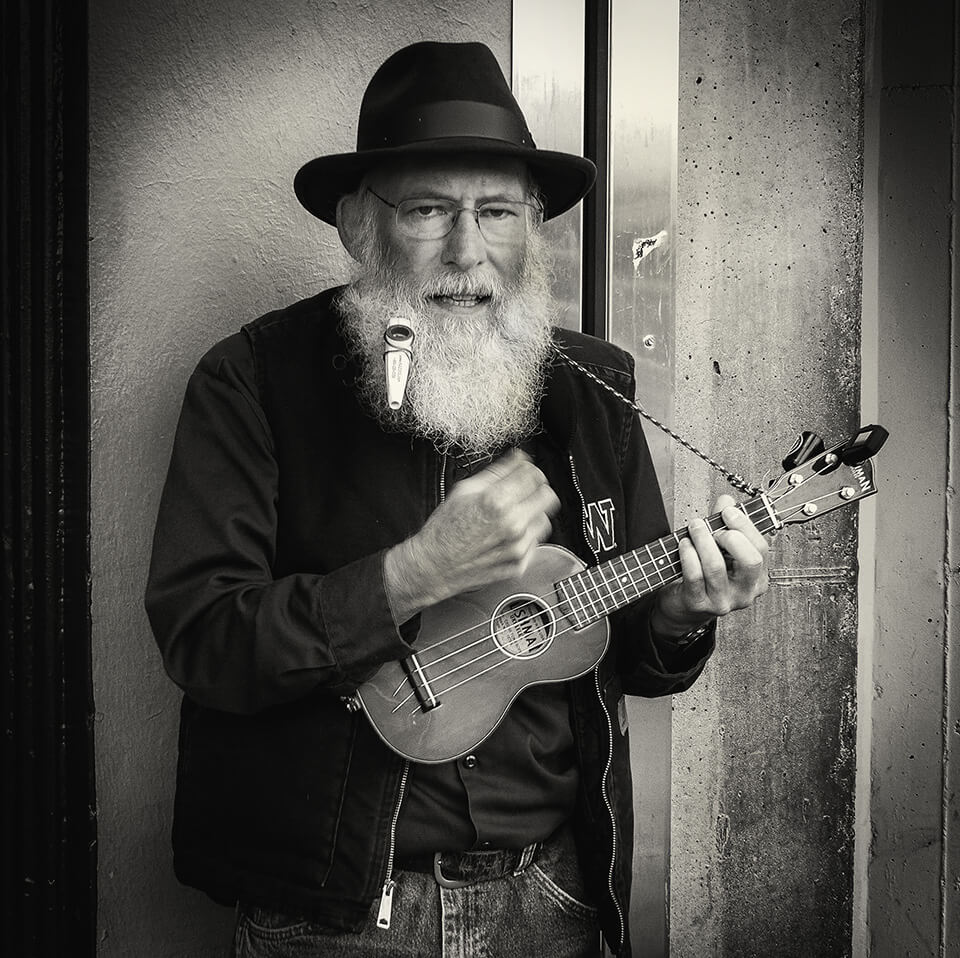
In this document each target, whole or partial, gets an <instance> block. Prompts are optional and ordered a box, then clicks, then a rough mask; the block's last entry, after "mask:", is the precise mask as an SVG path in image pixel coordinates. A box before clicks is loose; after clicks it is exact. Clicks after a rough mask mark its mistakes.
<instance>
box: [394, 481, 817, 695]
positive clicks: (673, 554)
mask: <svg viewBox="0 0 960 958" xmlns="http://www.w3.org/2000/svg"><path fill="white" fill-rule="evenodd" d="M814 475H819V473H816V472H815V473H814ZM804 481H806V480H804ZM800 485H802V483H798V484H797V485H796V486H793V487H791V488H790V489H787V490H785V491H783V492H780V493H779V494H777V495H776V496H775V497H774V498H772V499H771V502H779V501H780V500H781V499H783V498H784V497H785V496H787V495H789V494H790V493H791V492H793V491H795V490H796V489H797V488H798V487H799V486H800ZM831 495H832V493H824V494H823V495H821V496H817V497H815V498H814V499H808V500H804V503H803V504H802V505H797V506H796V507H795V508H794V509H793V510H792V511H790V512H783V513H780V515H781V516H782V518H783V519H785V520H786V519H789V518H791V517H792V516H794V515H796V514H798V513H799V512H801V511H802V510H803V507H804V506H805V505H807V504H809V503H816V502H818V501H820V500H822V499H828V498H830V496H831ZM754 504H755V503H748V504H747V506H748V507H749V506H750V505H754ZM741 508H742V510H743V511H744V513H745V514H746V515H747V516H748V517H749V518H751V519H752V518H754V517H758V516H761V515H763V514H764V513H765V512H766V509H765V507H763V506H762V504H761V507H760V508H757V509H756V510H755V511H754V513H753V515H751V514H750V512H748V511H747V507H744V506H743V505H742V504H741ZM672 537H673V538H674V539H675V541H676V542H677V547H676V548H674V549H670V550H667V549H664V558H665V559H667V560H668V561H669V563H670V564H671V565H673V564H674V561H675V559H676V558H677V557H679V543H680V540H681V538H683V537H682V536H680V535H679V534H678V533H676V532H674V533H672ZM665 538H666V537H665ZM621 558H622V557H621ZM651 560H652V554H651ZM624 568H625V569H627V573H628V576H629V577H630V581H631V584H633V585H634V586H636V583H635V582H634V581H633V579H632V573H631V572H630V570H629V569H628V568H627V567H626V564H625V563H624ZM638 569H639V570H640V572H641V574H642V575H643V577H644V579H645V580H646V583H647V585H648V586H649V585H650V584H651V583H650V580H649V577H648V576H647V574H646V572H644V571H643V563H642V562H641V563H640V565H639V566H638ZM584 571H585V572H587V573H589V571H590V570H589V568H588V569H586V570H584ZM578 574H579V575H580V576H581V577H582V576H583V572H581V573H578ZM658 575H659V576H660V578H661V581H660V582H659V583H657V586H656V587H657V588H659V587H660V586H662V585H666V584H667V583H668V582H669V581H673V580H674V579H675V578H676V577H677V573H673V574H672V575H671V577H670V578H669V579H667V578H664V577H663V575H662V573H659V572H658ZM571 578H573V577H571ZM618 582H619V583H620V589H619V591H620V592H622V593H623V597H624V598H627V590H626V587H625V585H624V584H623V579H622V577H621V578H620V579H618ZM602 584H603V585H606V588H607V596H608V598H613V597H614V595H615V591H614V590H613V589H612V588H611V587H610V583H609V582H607V581H606V580H604V581H603V583H602ZM591 588H592V589H593V590H594V591H595V592H596V601H595V600H594V598H593V597H591V596H590V591H591ZM583 595H585V596H586V597H587V599H588V601H589V604H590V605H591V606H596V605H598V604H599V607H600V608H601V609H604V605H603V596H602V594H601V591H600V586H599V585H597V584H596V583H593V581H592V577H591V586H589V587H587V588H586V589H585V590H584V592H583ZM536 598H537V599H538V600H539V601H541V602H546V600H545V599H544V597H542V596H537V597H536ZM635 598H639V596H636V597H635ZM564 604H566V605H568V606H570V603H569V602H568V601H566V600H561V601H560V602H558V603H557V604H556V605H549V604H545V605H544V606H543V611H546V612H556V611H558V610H559V609H561V608H562V607H563V606H564ZM581 606H582V607H583V608H584V610H585V611H586V603H585V602H583V601H581ZM611 611H613V610H611ZM606 614H607V612H606V611H603V612H602V615H606ZM594 621H599V619H595V620H594ZM587 624H590V623H587ZM485 626H486V623H478V624H477V625H474V626H470V627H468V628H467V629H464V630H463V631H462V632H460V633H457V634H456V635H453V636H447V637H445V638H444V639H441V640H440V641H439V642H436V643H434V644H433V645H431V646H427V647H426V648H425V649H424V650H423V651H430V650H434V649H437V648H439V647H440V646H441V645H444V644H445V643H447V642H449V641H452V640H453V639H454V638H458V637H461V636H463V635H466V634H468V633H470V632H472V631H476V630H477V629H482V628H485ZM584 627H585V626H584ZM578 628H583V627H578V626H577V625H576V624H572V625H570V626H568V627H567V628H565V629H561V630H559V631H557V632H555V633H554V635H553V636H552V638H551V641H552V639H555V638H560V637H562V636H564V635H566V634H567V633H569V632H572V631H576V630H577V629H578ZM505 631H506V630H505V629H500V630H496V629H495V630H492V631H491V634H490V636H489V637H488V636H483V637H481V638H480V639H478V640H477V641H476V642H472V643H471V644H470V645H467V646H463V647H462V648H458V649H456V650H454V651H453V652H451V653H448V654H447V655H444V656H440V657H439V658H437V659H434V660H433V661H431V662H429V663H421V664H422V666H423V667H424V668H426V667H427V666H435V665H437V664H438V663H439V662H442V661H444V660H445V659H448V658H451V657H452V656H453V655H455V654H456V653H457V652H463V651H467V650H468V649H471V648H474V647H476V646H477V645H481V644H483V643H484V642H486V641H489V639H493V640H494V641H496V638H497V637H498V636H502V635H503V633H504V632H505ZM498 651H499V647H498V646H496V645H495V647H494V648H492V649H490V650H488V651H486V652H484V653H482V654H481V655H478V656H475V657H474V658H473V659H470V660H469V661H467V662H464V663H461V664H460V665H458V666H456V667H455V668H453V669H450V670H448V671H447V672H443V673H441V674H440V675H438V676H436V677H435V678H434V681H438V680H441V679H444V678H448V677H449V676H451V675H453V674H455V673H456V672H459V671H462V670H463V669H466V668H470V667H471V666H473V665H476V664H477V663H478V662H482V661H483V660H484V659H486V658H489V657H490V656H491V655H495V654H496V653H497V652H498ZM512 660H513V659H512V657H509V656H508V657H505V658H502V659H498V660H497V661H496V662H494V663H493V664H492V665H489V666H487V667H486V668H484V669H482V670H481V671H479V672H477V673H474V674H471V675H468V676H466V677H465V678H463V679H462V680H461V681H459V682H456V683H455V684H454V685H452V686H449V687H448V688H446V689H443V690H441V691H439V692H436V693H435V694H436V695H438V696H440V695H448V694H449V693H450V692H453V691H454V690H456V689H458V688H460V687H461V686H463V685H466V684H467V683H468V682H471V681H473V680H474V679H478V678H480V677H482V676H483V675H486V674H487V673H488V672H491V671H493V669H495V668H498V667H499V666H501V665H506V664H508V663H509V662H511V661H512ZM400 688H402V685H401V686H400ZM398 693H399V688H398V689H397V692H395V693H394V694H398ZM414 694H415V693H414V692H412V691H411V692H410V693H408V695H407V696H406V697H405V698H404V699H403V700H402V701H401V702H400V703H398V705H397V706H395V708H394V709H393V711H397V709H399V708H402V707H403V705H404V704H405V703H406V702H408V701H409V700H410V698H412V697H413V695H414Z"/></svg>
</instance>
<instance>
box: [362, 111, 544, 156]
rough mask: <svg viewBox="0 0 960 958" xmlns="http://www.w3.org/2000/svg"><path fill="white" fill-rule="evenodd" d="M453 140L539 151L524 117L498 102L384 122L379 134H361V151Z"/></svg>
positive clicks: (411, 114)
mask: <svg viewBox="0 0 960 958" xmlns="http://www.w3.org/2000/svg"><path fill="white" fill-rule="evenodd" d="M453 137H479V138H480V139H485V140H502V141H506V142H508V143H512V144H514V145H515V146H524V147H528V148H530V149H535V148H536V145H535V144H534V142H533V137H532V136H531V135H530V131H529V130H528V129H527V128H526V125H525V124H524V122H523V120H522V118H520V117H518V116H517V114H516V113H514V112H513V111H512V110H508V109H506V108H505V107H502V106H497V105H496V104H494V103H479V102H476V101H474V100H447V101H445V102H443V103H427V104H424V105H423V106H421V107H418V108H417V109H415V110H409V111H407V112H406V113H401V114H400V115H399V116H396V117H389V118H383V119H381V120H380V122H378V123H377V130H376V132H374V131H372V130H371V131H369V133H368V131H366V130H365V131H364V133H363V135H362V136H360V135H358V137H357V149H358V150H376V149H383V148H384V147H387V148H389V147H397V146H408V145H409V144H411V143H419V142H422V141H424V140H445V139H449V138H453Z"/></svg>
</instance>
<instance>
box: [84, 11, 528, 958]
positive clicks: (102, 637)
mask: <svg viewBox="0 0 960 958" xmlns="http://www.w3.org/2000/svg"><path fill="white" fill-rule="evenodd" d="M509 38H510V3H509V0H471V2H461V0H448V2H445V3H442V4H436V5H432V4H422V3H417V2H414V0H370V2H362V0H358V2H352V3H338V2H335V0H320V2H317V0H314V2H308V0H289V2H285V3H282V4H273V3H263V2H260V0H204V2H203V3H197V2H190V0H171V2H167V3H164V4H158V3H152V2H149V0H137V2H128V0H93V2H92V3H91V11H90V69H91V80H90V82H91V90H90V102H91V127H90V206H91V210H90V212H91V245H90V262H91V274H90V282H91V313H92V316H91V325H92V342H91V355H92V382H93V392H92V417H93V435H92V442H93V465H92V476H91V479H92V529H93V534H92V556H93V617H94V637H93V655H94V673H95V674H94V683H95V699H96V709H97V721H96V750H97V794H98V806H99V862H100V866H99V884H100V907H99V917H98V928H99V931H98V936H99V942H100V944H99V955H100V956H101V958H111V956H117V958H121V956H122V958H129V956H132V955H135V956H137V958H152V956H161V955H162V956H164V958H174V956H176V958H181V956H182V958H186V956H213V955H221V954H226V953H227V948H228V944H229V929H230V926H231V923H232V913H231V912H229V911H227V910H226V909H223V908H219V907H218V906H216V905H213V904H211V903H210V902H208V901H207V900H206V899H205V898H204V896H202V895H201V894H200V893H195V892H192V891H190V890H187V889H184V888H181V887H180V886H178V885H177V884H176V881H175V879H174V877H173V873H172V867H171V855H170V851H169V830H170V813H171V808H172V789H173V776H174V762H175V756H176V728H177V705H178V701H179V694H178V692H177V690H176V689H175V688H174V687H173V685H172V684H171V683H170V682H169V681H168V680H167V679H166V677H165V676H164V674H163V672H162V669H161V665H160V662H159V657H158V655H157V652H156V650H155V647H154V645H153V641H152V638H151V637H150V633H149V629H148V626H147V622H146V618H145V615H144V613H143V610H142V598H141V596H142V590H143V582H144V577H145V574H146V567H147V561H148V555H149V545H150V536H151V534H152V526H153V520H154V516H155V513H156V506H157V501H158V497H159V491H160V486H161V483H162V479H163V475H164V471H165V469H166V462H167V459H168V456H169V451H170V443H171V441H172V435H173V429H174V426H175V422H176V416H177V412H178V409H179V404H180V398H181V396H182V392H183V387H184V384H185V382H186V379H187V376H188V375H189V372H190V370H191V369H192V367H193V365H194V364H195V362H196V360H197V359H198V358H199V356H200V355H201V354H202V353H203V351H204V350H205V349H206V347H207V346H208V345H210V344H212V343H213V342H215V341H216V340H217V339H219V338H221V337H222V336H225V335H227V334H229V333H231V332H233V331H234V330H236V329H237V328H238V326H239V325H240V324H241V323H243V322H245V321H246V320H248V319H252V318H254V317H255V316H257V315H258V314H260V313H262V312H264V311H266V310H267V309H270V308H274V307H277V306H280V305H283V304H285V303H288V302H291V301H293V300H295V299H297V298H299V297H301V296H304V295H306V294H308V293H311V292H315V291H317V290H318V289H321V288H323V287H324V286H326V285H329V284H330V283H331V282H334V281H337V280H339V279H340V278H342V277H343V275H344V273H343V270H344V265H345V262H346V261H345V259H344V256H343V254H342V253H341V252H340V250H339V243H338V242H337V238H336V234H335V232H334V231H333V230H332V229H331V228H329V227H326V226H324V225H322V224H320V223H319V222H318V221H315V220H313V219H312V218H311V217H310V216H308V215H307V214H306V213H305V212H304V211H303V210H302V209H301V208H300V207H299V205H298V204H297V201H296V199H295V197H294V195H293V192H292V188H291V182H292V178H293V175H294V173H295V171H296V169H297V168H298V166H299V165H300V163H302V162H303V161H304V160H306V159H308V158H310V157H312V156H315V155H318V154H320V153H325V152H338V151H345V150H350V149H352V148H353V139H354V130H355V118H356V114H357V109H358V107H359V103H360V98H361V96H362V93H363V89H364V86H365V84H366V81H367V80H368V79H369V76H370V74H371V73H372V71H373V70H374V69H375V67H376V66H377V65H378V64H379V63H380V62H381V61H382V60H383V59H384V58H385V57H386V56H387V55H388V53H390V52H391V51H392V50H394V49H395V48H397V47H399V46H402V45H403V44H404V43H407V42H412V41H414V40H418V39H450V40H456V39H483V40H485V41H486V42H487V43H488V44H489V45H490V46H491V47H492V48H493V49H494V51H495V52H496V53H497V55H498V56H499V57H500V59H501V63H502V64H503V66H504V68H505V69H506V70H507V75H508V76H509Z"/></svg>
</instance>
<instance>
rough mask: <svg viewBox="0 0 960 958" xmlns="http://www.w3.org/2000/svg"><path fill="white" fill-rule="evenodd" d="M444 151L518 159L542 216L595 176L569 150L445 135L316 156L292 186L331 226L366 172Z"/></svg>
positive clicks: (565, 205) (576, 196)
mask: <svg viewBox="0 0 960 958" xmlns="http://www.w3.org/2000/svg"><path fill="white" fill-rule="evenodd" d="M445 154H446V155H458V156H501V157H511V158H516V159H519V160H522V161H523V162H524V163H526V164H527V166H528V168H529V169H530V174H531V176H532V177H533V179H534V181H535V182H536V184H537V187H538V189H539V190H540V192H541V193H542V194H543V197H544V199H545V204H546V209H545V210H544V219H546V220H549V219H552V218H553V217H555V216H559V215H560V214H561V213H565V212H566V211H567V210H568V209H570V208H571V207H572V206H575V205H576V204H577V203H578V202H579V201H580V200H582V199H583V197H584V196H586V195H587V193H589V192H590V189H591V188H592V186H593V183H594V181H595V180H596V177H597V168H596V167H595V166H594V165H593V163H592V162H591V161H590V160H588V159H586V158H585V157H582V156H575V155H574V154H572V153H558V152H554V151H552V150H537V149H530V148H528V147H522V146H516V145H515V144H513V143H506V142H498V141H496V140H489V139H485V138H483V137H456V138H454V137H446V138H444V139H437V140H422V141H419V142H417V143H412V144H410V145H409V146H399V147H390V148H385V149H381V150H363V151H362V152H358V153H338V154H335V155H333V156H318V157H317V158H316V159H314V160H310V162H308V163H305V164H304V165H303V166H302V167H301V168H300V169H299V171H298V172H297V175H296V177H295V178H294V181H293V188H294V191H295V192H296V194H297V199H299V200H300V202H301V203H302V204H303V205H304V206H305V207H306V208H307V209H308V210H309V211H310V212H311V213H312V214H313V215H314V216H316V217H318V218H319V219H321V220H323V221H324V223H329V224H330V225H331V226H336V225H337V203H338V202H339V200H340V197H341V196H345V195H346V194H347V193H351V192H352V191H353V190H355V189H356V188H357V187H358V186H359V185H360V181H361V180H362V179H363V177H364V175H365V174H366V173H368V172H369V171H370V170H373V169H375V168H376V167H378V166H384V165H386V164H388V163H391V162H396V161H398V160H406V159H412V158H416V157H423V158H425V159H426V158H434V157H438V156H442V155H445Z"/></svg>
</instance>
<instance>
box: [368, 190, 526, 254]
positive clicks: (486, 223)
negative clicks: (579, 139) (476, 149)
mask: <svg viewBox="0 0 960 958" xmlns="http://www.w3.org/2000/svg"><path fill="white" fill-rule="evenodd" d="M367 190H368V191H369V192H371V193H373V195H374V196H375V197H376V198H377V199H378V200H380V202H381V203H385V204H386V205H387V206H389V207H390V208H391V209H393V210H396V215H397V227H398V229H399V230H400V232H401V233H403V234H404V236H409V237H411V238H413V239H418V240H434V239H442V238H443V237H444V236H446V235H447V234H448V233H449V232H450V231H451V230H452V229H453V228H454V226H456V224H457V220H458V219H459V218H460V214H461V213H473V218H474V219H475V220H476V221H477V227H478V228H479V230H480V233H481V235H482V236H483V238H484V239H485V240H487V241H488V242H490V243H509V242H516V241H518V240H520V239H522V238H523V236H524V235H525V233H526V230H527V216H526V212H525V207H528V208H529V209H532V210H534V211H535V212H536V213H537V215H538V216H542V215H543V210H542V208H541V207H540V205H539V204H537V203H527V202H525V201H523V200H496V201H495V202H491V203H482V204H481V205H480V206H477V207H472V206H457V204H456V203H454V202H453V201H452V200H444V199H440V198H439V197H435V196H433V197H423V198H419V197H412V198H411V199H407V200H401V201H400V202H399V203H391V202H390V201H389V200H385V199H384V198H383V197H382V196H381V195H380V194H379V193H375V192H374V191H373V190H371V189H370V187H369V186H368V187H367Z"/></svg>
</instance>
